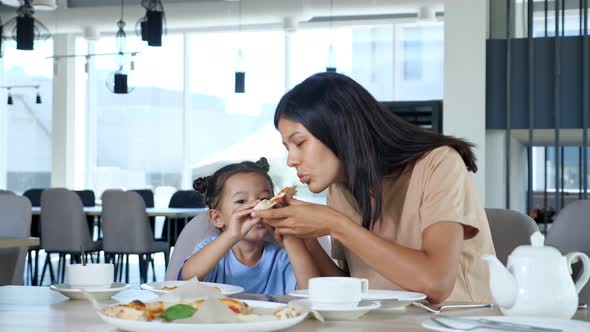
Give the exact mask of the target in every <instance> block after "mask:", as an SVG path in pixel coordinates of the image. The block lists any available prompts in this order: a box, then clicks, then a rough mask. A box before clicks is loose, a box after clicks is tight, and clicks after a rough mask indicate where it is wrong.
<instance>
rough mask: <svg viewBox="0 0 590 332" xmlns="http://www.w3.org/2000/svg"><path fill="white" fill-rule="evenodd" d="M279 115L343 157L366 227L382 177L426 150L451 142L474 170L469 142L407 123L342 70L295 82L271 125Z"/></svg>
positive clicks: (378, 206)
mask: <svg viewBox="0 0 590 332" xmlns="http://www.w3.org/2000/svg"><path fill="white" fill-rule="evenodd" d="M281 117H285V118H288V119H291V120H294V121H297V122H299V123H301V124H302V125H303V126H304V127H305V128H306V129H307V130H308V131H309V132H310V133H311V134H312V135H313V136H315V137H316V138H317V139H319V140H320V141H321V142H322V143H323V144H325V145H326V146H327V147H328V148H329V149H330V150H332V152H333V153H334V154H335V155H336V156H337V157H338V159H339V160H340V161H341V162H342V164H343V167H344V172H345V174H346V177H347V183H346V186H347V188H348V190H349V191H350V192H351V194H352V196H353V197H354V199H355V201H356V203H357V205H358V208H359V209H360V212H361V213H362V218H363V219H362V224H363V227H365V228H366V229H371V227H372V225H373V223H374V222H375V221H376V220H377V219H378V218H379V217H380V215H381V207H382V197H383V190H382V180H383V177H384V176H386V175H399V174H401V172H402V171H403V170H404V169H405V168H406V166H408V165H411V164H413V163H415V162H416V161H417V160H418V159H420V158H421V157H422V156H424V155H425V154H426V153H428V152H429V151H431V150H433V149H436V148H438V147H441V146H450V147H452V148H454V149H455V150H457V152H458V153H459V154H460V155H461V157H462V158H463V161H464V162H465V165H466V166H467V169H468V170H469V171H472V172H474V173H475V172H476V171H477V166H476V164H475V162H476V158H475V155H474V154H473V151H472V150H471V148H472V147H473V144H471V143H468V142H466V141H464V140H461V139H457V138H454V137H451V136H446V135H442V134H439V133H436V132H433V131H429V130H426V129H422V128H420V127H417V126H415V125H413V124H410V123H408V122H406V121H405V120H403V119H402V118H400V117H399V116H397V115H396V114H394V113H393V112H391V111H389V110H387V109H385V108H384V107H383V106H382V105H381V104H380V103H379V102H378V101H377V100H376V99H375V98H374V97H373V96H371V94H370V93H369V92H368V91H367V90H366V89H365V88H363V87H362V86H361V85H360V84H358V83H357V82H355V81H354V80H352V79H351V78H349V77H347V76H345V75H342V74H338V73H332V72H325V73H319V74H315V75H313V76H310V77H309V78H307V79H305V80H304V81H303V82H301V83H300V84H298V85H297V86H295V87H294V88H293V89H292V90H291V91H289V92H287V93H286V94H285V95H284V96H283V97H282V98H281V101H280V102H279V104H278V106H277V109H276V111H275V116H274V124H275V127H276V128H278V125H279V120H280V119H281ZM372 195H374V198H375V206H374V211H373V208H372V207H371V196H372Z"/></svg>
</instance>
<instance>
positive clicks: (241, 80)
mask: <svg viewBox="0 0 590 332" xmlns="http://www.w3.org/2000/svg"><path fill="white" fill-rule="evenodd" d="M238 20H239V21H238V35H241V34H242V1H241V0H240V1H239V3H238ZM234 92H235V93H245V92H246V70H245V68H244V55H243V54H242V47H241V46H240V47H239V48H238V54H237V58H236V67H235V71H234Z"/></svg>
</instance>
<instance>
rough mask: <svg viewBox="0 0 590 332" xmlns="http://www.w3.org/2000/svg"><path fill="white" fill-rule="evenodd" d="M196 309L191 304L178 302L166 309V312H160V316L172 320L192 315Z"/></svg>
mask: <svg viewBox="0 0 590 332" xmlns="http://www.w3.org/2000/svg"><path fill="white" fill-rule="evenodd" d="M196 311H197V309H195V308H193V307H192V306H190V305H187V304H176V305H173V306H170V307H168V309H166V310H164V312H163V313H161V314H160V318H163V319H164V320H166V321H168V322H170V321H173V320H177V319H183V318H189V317H192V316H193V315H194V314H195V312H196Z"/></svg>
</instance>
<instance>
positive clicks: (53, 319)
mask: <svg viewBox="0 0 590 332" xmlns="http://www.w3.org/2000/svg"><path fill="white" fill-rule="evenodd" d="M155 296H156V295H155V294H153V293H151V292H149V291H146V290H136V289H129V290H125V291H122V292H120V293H118V294H116V295H115V296H114V297H113V298H111V299H110V300H107V301H101V304H116V303H128V302H130V301H132V300H135V299H139V300H142V301H149V300H153V299H155ZM256 296H259V295H248V294H236V295H235V297H236V298H246V299H253V298H254V299H256ZM446 314H448V315H460V316H497V315H500V311H499V310H498V309H497V308H495V307H494V308H483V309H465V310H454V311H448V313H446ZM430 317H432V314H431V313H429V312H427V311H425V310H423V309H420V308H418V307H415V306H412V305H410V306H408V307H406V308H405V309H401V310H394V311H387V312H385V311H371V312H369V313H368V314H366V315H365V316H363V317H361V318H359V319H355V320H342V321H326V322H323V323H322V322H320V321H318V320H315V319H311V318H309V319H306V320H304V321H303V322H301V323H300V324H297V325H295V326H293V327H291V328H289V329H287V330H284V331H290V332H299V331H322V332H336V331H338V332H353V331H374V332H386V331H388V332H390V331H406V332H425V331H429V330H427V329H426V328H424V327H422V322H424V321H425V320H428V319H429V318H430ZM573 319H577V320H583V321H590V310H588V309H582V310H578V311H577V312H576V314H575V316H574V318H573ZM0 331H2V332H12V331H19V332H21V331H87V332H91V331H120V330H118V329H117V328H116V327H114V326H112V325H109V324H107V323H105V322H103V321H102V320H101V318H100V317H99V316H98V315H97V313H96V311H95V309H94V307H93V306H92V305H91V304H90V302H88V301H84V300H70V299H68V298H67V297H65V296H63V295H61V294H60V293H57V292H54V291H52V290H50V289H49V288H48V287H37V286H3V287H0Z"/></svg>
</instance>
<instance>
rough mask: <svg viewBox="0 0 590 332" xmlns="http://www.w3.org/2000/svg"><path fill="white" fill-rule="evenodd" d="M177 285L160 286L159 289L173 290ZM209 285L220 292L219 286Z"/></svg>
mask: <svg viewBox="0 0 590 332" xmlns="http://www.w3.org/2000/svg"><path fill="white" fill-rule="evenodd" d="M207 286H209V285H207ZM178 287H179V286H164V287H162V288H160V289H161V290H163V291H173V290H175V289H176V288H178ZM209 287H212V288H213V289H215V290H216V291H218V292H219V293H221V288H219V287H217V286H209Z"/></svg>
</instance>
